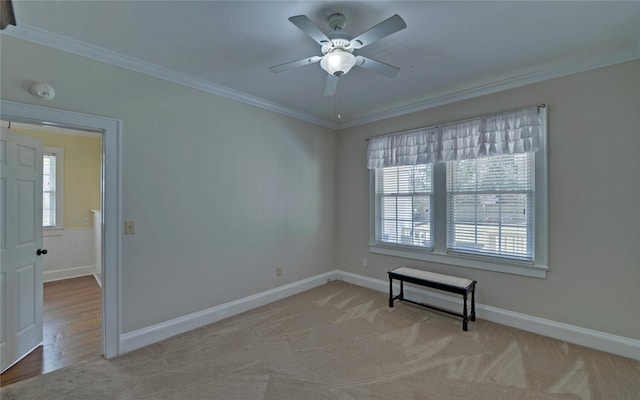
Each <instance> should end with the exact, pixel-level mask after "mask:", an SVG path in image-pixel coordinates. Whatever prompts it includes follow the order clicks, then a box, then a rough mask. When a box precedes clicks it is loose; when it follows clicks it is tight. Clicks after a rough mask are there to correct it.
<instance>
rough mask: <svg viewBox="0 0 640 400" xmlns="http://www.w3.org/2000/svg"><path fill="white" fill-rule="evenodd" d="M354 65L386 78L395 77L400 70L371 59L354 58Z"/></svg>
mask: <svg viewBox="0 0 640 400" xmlns="http://www.w3.org/2000/svg"><path fill="white" fill-rule="evenodd" d="M356 65H358V66H360V67H362V68H366V69H368V70H371V71H373V72H377V73H379V74H381V75H384V76H386V77H388V78H393V77H394V76H396V74H397V73H398V71H400V68H398V67H395V66H393V65H389V64H385V63H383V62H380V61H377V60H374V59H372V58H368V57H363V56H356Z"/></svg>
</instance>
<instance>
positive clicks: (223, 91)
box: [2, 24, 336, 129]
mask: <svg viewBox="0 0 640 400" xmlns="http://www.w3.org/2000/svg"><path fill="white" fill-rule="evenodd" d="M2 34H3V35H7V36H12V37H15V38H18V39H22V40H26V41H29V42H32V43H36V44H39V45H42V46H47V47H51V48H54V49H57V50H61V51H65V52H67V53H71V54H75V55H78V56H82V57H86V58H90V59H92V60H95V61H100V62H104V63H107V64H111V65H115V66H117V67H121V68H125V69H128V70H131V71H135V72H140V73H142V74H145V75H149V76H153V77H155V78H159V79H163V80H166V81H169V82H173V83H177V84H179V85H183V86H187V87H190V88H193V89H198V90H202V91H204V92H208V93H211V94H215V95H218V96H222V97H226V98H228V99H231V100H234V101H238V102H240V103H244V104H249V105H252V106H255V107H258V108H262V109H265V110H268V111H273V112H275V113H278V114H283V115H286V116H288V117H291V118H295V119H299V120H302V121H306V122H310V123H312V124H315V125H320V126H324V127H326V128H330V129H336V124H335V123H334V122H329V121H325V120H322V119H319V118H317V117H315V116H314V115H311V114H307V113H302V112H299V111H296V110H292V109H290V108H287V107H284V106H282V105H279V104H276V103H273V102H270V101H267V100H265V99H262V98H259V97H256V96H251V95H249V94H246V93H243V92H240V91H238V90H234V89H231V88H228V87H225V86H222V85H218V84H215V83H212V82H210V81H206V80H204V79H200V78H197V77H194V76H192V75H189V74H185V73H182V72H178V71H174V70H172V69H169V68H165V67H161V66H159V65H156V64H152V63H149V62H146V61H142V60H140V59H137V58H134V57H129V56H126V55H124V54H121V53H118V52H115V51H112V50H108V49H105V48H102V47H99V46H94V45H91V44H89V43H86V42H83V41H80V40H76V39H72V38H69V37H66V36H62V35H58V34H56V33H53V32H49V31H46V30H43V29H40V28H36V27H34V26H30V25H27V24H20V25H19V26H17V27H16V26H9V27H8V28H7V29H5V30H3V31H2Z"/></svg>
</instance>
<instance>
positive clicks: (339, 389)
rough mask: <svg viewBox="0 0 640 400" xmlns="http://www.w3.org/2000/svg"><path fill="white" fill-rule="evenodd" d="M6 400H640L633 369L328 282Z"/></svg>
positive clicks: (7, 392) (11, 392) (63, 374)
mask: <svg viewBox="0 0 640 400" xmlns="http://www.w3.org/2000/svg"><path fill="white" fill-rule="evenodd" d="M0 397H1V398H2V399H3V400H12V399H24V400H32V399H49V400H57V399H65V400H76V399H82V400H85V399H91V400H103V399H105V400H106V399H118V400H121V399H122V400H124V399H128V400H151V399H154V400H155V399H190V400H199V399H225V400H226V399H238V400H254V399H255V400H266V399H274V400H275V399H278V400H289V399H291V400H294V399H295V400H360V399H372V400H377V399H402V400H407V399H448V400H449V399H492V400H493V399H496V400H501V399H505V400H506V399H508V400H513V399H525V400H526V399H536V400H546V399H549V400H551V399H580V400H596V399H597V400H599V399H624V400H627V399H640V362H638V361H634V360H631V359H628V358H624V357H619V356H615V355H611V354H607V353H603V352H599V351H596V350H592V349H588V348H584V347H580V346H576V345H572V344H568V343H565V342H562V341H558V340H554V339H550V338H547V337H543V336H539V335H535V334H531V333H528V332H524V331H520V330H517V329H512V328H509V327H505V326H502V325H498V324H495V323H491V322H487V321H482V320H478V321H477V322H475V323H474V322H472V323H470V324H469V331H468V332H463V331H462V329H461V322H460V319H459V318H455V317H451V316H449V315H446V314H441V313H438V312H436V311H430V310H427V309H424V308H421V307H416V306H413V305H410V304H402V303H396V306H395V307H394V308H389V307H388V304H387V297H386V295H385V294H384V293H380V292H376V291H372V290H369V289H365V288H361V287H357V286H353V285H350V284H347V283H344V282H331V283H328V284H327V285H323V286H321V287H318V288H315V289H312V290H309V291H306V292H304V293H300V294H297V295H295V296H292V297H289V298H287V299H284V300H281V301H278V302H275V303H272V304H269V305H266V306H263V307H260V308H257V309H254V310H251V311H249V312H246V313H243V314H241V315H238V316H235V317H232V318H229V319H226V320H223V321H220V322H218V323H215V324H211V325H208V326H206V327H203V328H200V329H197V330H194V331H191V332H188V333H185V334H182V335H179V336H176V337H173V338H170V339H168V340H165V341H163V342H160V343H157V344H154V345H151V346H148V347H145V348H143V349H139V350H136V351H134V352H131V353H128V354H125V355H123V356H121V357H118V358H117V359H114V360H97V361H91V362H86V363H82V364H78V365H75V366H72V367H68V368H65V369H62V370H59V371H55V372H52V373H50V374H46V375H43V376H40V377H36V378H33V379H30V380H27V381H23V382H18V383H16V384H13V385H9V386H7V387H6V388H3V389H2V392H1V396H0Z"/></svg>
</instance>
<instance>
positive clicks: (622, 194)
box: [337, 61, 640, 339]
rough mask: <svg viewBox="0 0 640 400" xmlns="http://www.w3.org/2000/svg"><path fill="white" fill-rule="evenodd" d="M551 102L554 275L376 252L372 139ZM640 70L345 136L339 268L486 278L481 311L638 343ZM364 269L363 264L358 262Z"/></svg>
mask: <svg viewBox="0 0 640 400" xmlns="http://www.w3.org/2000/svg"><path fill="white" fill-rule="evenodd" d="M540 103H546V104H547V106H548V121H549V122H548V139H549V142H548V143H549V215H550V217H549V267H550V270H549V273H548V274H547V278H546V279H538V278H528V277H522V276H516V275H510V274H504V273H496V272H489V271H482V270H476V269H469V268H463V267H455V266H449V265H441V264H434V263H429V262H420V261H416V260H408V259H403V258H396V257H388V256H382V255H377V254H371V253H369V246H368V230H369V221H368V199H369V197H368V195H369V187H368V186H369V185H368V171H367V170H366V167H365V160H366V142H365V138H367V137H370V136H376V135H381V134H385V133H391V132H397V131H403V130H407V129H412V128H418V127H424V126H430V125H434V124H439V123H445V122H450V121H455V120H461V119H464V118H469V117H473V116H478V115H483V114H488V113H494V112H499V111H503V110H510V109H514V108H518V107H524V106H529V105H536V104H540ZM639 111H640V61H635V62H628V63H624V64H619V65H616V66H612V67H608V68H602V69H598V70H593V71H590V72H585V73H581V74H575V75H572V76H568V77H564V78H559V79H554V80H550V81H547V82H543V83H539V84H534V85H530V86H526V87H522V88H519V89H514V90H509V91H505V92H501V93H497V94H493V95H488V96H483V97H480V98H476V99H471V100H466V101H461V102H457V103H454V104H449V105H446V106H441V107H437V108H433V109H430V110H426V111H422V112H417V113H414V114H411V115H406V116H402V117H397V118H392V119H388V120H385V121H380V122H376V123H372V124H368V125H366V126H360V127H355V128H351V129H345V130H343V131H341V132H340V134H339V136H338V137H339V141H338V150H339V156H338V210H337V211H338V225H337V229H338V268H340V269H342V270H346V271H350V272H353V273H357V274H361V275H365V276H370V277H374V278H378V279H387V276H386V271H388V270H389V269H391V268H392V267H395V266H398V265H405V266H418V267H423V268H428V269H430V270H432V271H434V272H441V273H450V274H453V275H459V276H463V277H467V278H471V279H475V280H478V282H479V283H478V287H477V301H478V302H479V303H482V304H485V305H489V306H494V307H498V308H501V309H506V310H512V311H516V312H520V313H524V314H528V315H533V316H537V317H542V318H546V319H550V320H554V321H559V322H564V323H567V324H571V325H576V326H580V327H585V328H589V329H595V330H598V331H602V332H607V333H611V334H614V335H620V336H626V337H629V338H634V339H640V323H639V322H638V320H637V318H635V317H634V316H635V315H636V314H637V313H638V310H637V308H638V301H637V299H636V295H635V293H637V290H638V284H639V283H640V252H639V251H638V243H640V229H639V228H638V227H640V211H639V209H638V204H640V178H638V173H639V172H640V157H638V149H640V134H639V132H640V128H639V127H640V112H639ZM363 257H366V258H367V259H368V266H367V267H363V266H362V258H363Z"/></svg>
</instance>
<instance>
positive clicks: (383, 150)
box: [367, 107, 542, 169]
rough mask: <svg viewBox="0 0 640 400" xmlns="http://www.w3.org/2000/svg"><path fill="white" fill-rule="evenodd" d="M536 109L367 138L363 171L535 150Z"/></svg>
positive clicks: (538, 135) (539, 132)
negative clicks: (364, 169)
mask: <svg viewBox="0 0 640 400" xmlns="http://www.w3.org/2000/svg"><path fill="white" fill-rule="evenodd" d="M541 125H542V121H541V118H540V115H539V112H538V107H528V108H524V109H521V110H516V111H508V112H503V113H499V114H492V115H485V116H482V117H478V118H472V119H469V120H465V121H460V122H452V123H449V124H444V125H441V126H437V127H431V128H423V129H418V130H414V131H409V132H402V133H398V134H394V135H385V136H378V137H375V138H371V139H369V146H368V150H367V168H369V169H375V168H385V167H393V166H400V165H415V164H430V163H435V162H438V161H450V160H466V159H473V158H481V157H488V156H497V155H503V154H518V153H529V152H535V151H537V150H538V148H539V145H540V140H541V135H542V126H541Z"/></svg>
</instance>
